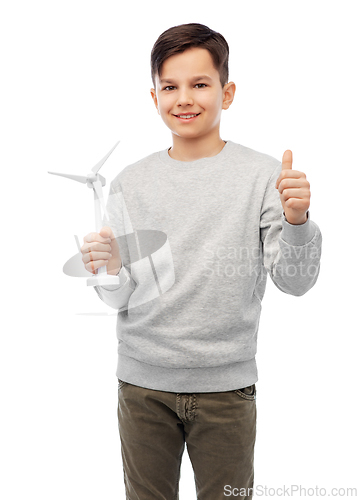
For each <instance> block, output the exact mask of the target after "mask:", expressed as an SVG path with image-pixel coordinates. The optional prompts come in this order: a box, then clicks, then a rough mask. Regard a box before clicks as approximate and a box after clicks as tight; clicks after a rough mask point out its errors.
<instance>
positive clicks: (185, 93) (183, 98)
mask: <svg viewBox="0 0 358 500" xmlns="http://www.w3.org/2000/svg"><path fill="white" fill-rule="evenodd" d="M192 104H194V100H193V96H192V94H191V91H190V89H188V88H186V87H182V88H181V89H180V91H179V94H178V100H177V105H178V106H187V105H192Z"/></svg>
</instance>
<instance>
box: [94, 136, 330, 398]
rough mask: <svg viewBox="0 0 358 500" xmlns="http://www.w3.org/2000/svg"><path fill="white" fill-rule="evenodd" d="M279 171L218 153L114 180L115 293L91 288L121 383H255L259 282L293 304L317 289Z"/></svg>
mask: <svg viewBox="0 0 358 500" xmlns="http://www.w3.org/2000/svg"><path fill="white" fill-rule="evenodd" d="M281 169H282V165H281V162H280V161H278V160H277V159H275V158H273V157H271V156H268V155H266V154H263V153H260V152H257V151H254V150H252V149H250V148H247V147H244V146H242V145H239V144H236V143H234V142H231V141H227V142H226V144H225V146H224V148H223V149H222V150H221V152H220V153H219V154H217V155H216V156H213V157H209V158H202V159H200V160H196V161H190V162H181V161H178V160H174V159H173V158H171V157H170V156H169V153H168V150H163V151H160V152H157V153H154V154H152V155H150V156H148V157H146V158H144V159H142V160H140V161H138V162H136V163H134V164H132V165H129V166H128V167H126V168H124V169H123V170H122V171H121V173H120V174H119V175H118V176H117V177H116V178H115V179H114V180H113V182H112V183H111V187H110V194H109V198H108V203H107V212H108V214H109V220H106V221H104V224H106V225H110V226H111V227H112V229H113V231H114V234H115V236H116V239H117V241H118V244H119V248H120V254H121V257H122V264H123V266H122V269H121V271H120V279H121V281H120V285H119V286H106V287H95V289H96V291H97V293H98V295H99V297H100V298H101V299H102V300H103V301H104V302H105V303H106V304H108V305H109V306H111V307H113V308H115V309H116V310H118V319H117V338H118V365H117V372H116V375H117V377H118V378H119V379H121V380H123V381H126V382H129V383H131V384H134V385H138V386H141V387H146V388H149V389H154V390H162V391H170V392H220V391H230V390H234V389H238V388H242V387H246V386H248V385H251V384H254V383H255V382H257V380H258V377H257V367H256V361H255V354H256V349H257V335H258V327H259V320H260V314H261V303H262V299H263V296H264V292H265V288H266V281H267V274H269V275H270V277H271V279H272V281H273V282H274V284H275V285H276V286H277V288H279V289H280V290H281V291H282V292H284V293H288V294H291V295H296V296H300V295H303V294H304V293H306V292H307V291H308V290H309V289H310V288H312V286H313V285H314V284H315V282H316V280H317V278H318V274H319V267H320V257H321V245H322V236H321V232H320V229H319V227H318V226H317V224H315V223H314V222H313V221H312V220H311V218H310V213H309V212H308V220H307V222H306V223H305V224H302V225H292V224H289V223H288V222H287V220H286V218H285V216H284V213H283V209H282V205H281V201H280V197H279V193H278V190H277V189H276V188H275V183H276V180H277V178H278V176H279V174H280V172H281Z"/></svg>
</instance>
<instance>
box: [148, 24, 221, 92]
mask: <svg viewBox="0 0 358 500" xmlns="http://www.w3.org/2000/svg"><path fill="white" fill-rule="evenodd" d="M191 47H200V48H203V49H207V50H208V51H209V52H210V54H211V57H212V59H213V63H214V66H215V68H216V69H217V70H218V72H219V74H220V82H221V85H222V86H224V85H225V84H226V83H227V82H228V79H229V45H228V43H227V41H226V40H225V38H224V37H223V36H222V35H220V33H217V32H216V31H213V30H211V29H210V28H208V27H207V26H204V25H203V24H197V23H189V24H180V25H179V26H174V27H173V28H169V29H168V30H166V31H164V33H162V34H161V35H160V36H159V38H158V39H157V41H156V42H155V44H154V46H153V49H152V52H151V72H152V81H153V85H154V87H155V76H156V75H158V76H160V75H161V70H162V66H163V63H164V61H165V60H166V59H168V57H170V56H173V55H174V54H179V53H180V52H184V51H185V50H187V49H189V48H191Z"/></svg>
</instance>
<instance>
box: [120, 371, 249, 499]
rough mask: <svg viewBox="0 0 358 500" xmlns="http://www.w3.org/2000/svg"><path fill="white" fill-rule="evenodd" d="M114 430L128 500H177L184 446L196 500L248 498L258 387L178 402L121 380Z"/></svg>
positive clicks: (187, 396)
mask: <svg viewBox="0 0 358 500" xmlns="http://www.w3.org/2000/svg"><path fill="white" fill-rule="evenodd" d="M118 427H119V435H120V440H121V451H122V462H123V472H124V483H125V488H126V499H127V500H178V499H179V478H180V465H181V459H182V455H183V452H184V448H185V444H186V446H187V450H188V455H189V458H190V461H191V463H192V466H193V470H194V478H195V485H196V495H197V499H198V500H221V499H226V498H230V497H231V498H235V497H236V498H237V497H239V498H241V499H251V498H252V493H253V491H252V490H253V481H254V446H255V438H256V387H255V384H254V385H252V386H250V387H246V388H242V389H237V390H234V391H228V392H210V393H195V394H193V393H189V394H185V393H180V394H176V393H172V392H163V391H154V390H151V389H145V388H143V387H138V386H135V385H132V384H129V383H127V382H123V381H121V380H119V381H118Z"/></svg>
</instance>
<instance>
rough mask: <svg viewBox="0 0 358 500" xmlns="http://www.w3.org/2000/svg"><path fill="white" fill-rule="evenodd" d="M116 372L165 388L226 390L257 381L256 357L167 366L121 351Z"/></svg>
mask: <svg viewBox="0 0 358 500" xmlns="http://www.w3.org/2000/svg"><path fill="white" fill-rule="evenodd" d="M116 376H117V378H118V379H119V380H122V381H123V382H127V383H129V384H132V385H137V386H139V387H144V388H146V389H152V390H157V391H164V392H175V393H181V392H184V393H188V392H192V393H194V392H195V393H198V392H226V391H233V390H237V389H241V388H243V387H247V386H249V385H252V384H255V383H256V382H257V380H258V377H257V366H256V361H255V358H253V359H250V360H247V361H240V362H237V363H232V364H228V365H222V366H214V367H203V368H167V367H163V366H153V365H149V364H148V363H143V362H142V361H138V360H136V359H133V358H130V357H128V356H123V355H120V354H119V355H118V364H117V371H116Z"/></svg>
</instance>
